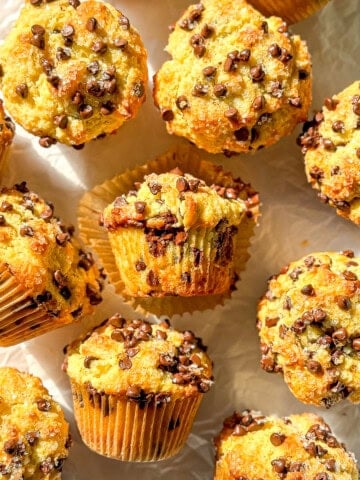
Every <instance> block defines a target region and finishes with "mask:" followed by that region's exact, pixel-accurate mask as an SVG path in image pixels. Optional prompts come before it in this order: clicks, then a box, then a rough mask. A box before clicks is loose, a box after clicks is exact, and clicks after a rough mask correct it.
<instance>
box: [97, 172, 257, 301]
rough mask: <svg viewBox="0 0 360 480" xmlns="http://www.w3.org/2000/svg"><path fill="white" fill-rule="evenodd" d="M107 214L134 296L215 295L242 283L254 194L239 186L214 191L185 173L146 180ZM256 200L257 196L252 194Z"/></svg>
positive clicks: (128, 287)
mask: <svg viewBox="0 0 360 480" xmlns="http://www.w3.org/2000/svg"><path fill="white" fill-rule="evenodd" d="M134 188H135V190H131V191H130V192H129V193H128V194H127V195H121V196H119V197H117V198H116V199H115V200H114V201H113V203H112V204H110V205H108V206H107V207H106V208H105V211H104V215H103V222H104V226H105V228H106V229H107V230H108V233H109V239H110V243H111V246H112V250H113V253H114V255H115V260H116V264H117V267H118V270H119V272H120V275H121V278H122V280H123V282H124V284H125V288H126V291H125V293H126V294H128V295H133V296H138V297H139V296H140V297H142V296H155V297H161V296H164V295H180V296H194V295H214V294H221V293H224V292H227V291H229V290H230V288H231V286H232V285H233V284H234V282H235V280H236V274H235V267H234V265H235V263H234V262H235V258H234V257H235V254H236V252H237V251H238V250H239V244H241V241H242V240H243V237H242V235H241V234H242V230H241V226H242V222H244V219H246V216H247V214H248V215H251V208H250V207H252V206H253V205H252V204H251V205H250V204H249V203H247V200H248V198H249V195H248V192H249V191H250V190H251V189H250V188H249V186H246V185H245V184H244V183H243V182H241V180H234V181H233V183H232V185H230V186H229V187H224V186H220V185H211V186H208V185H206V183H205V182H204V181H203V180H201V179H199V178H196V177H194V176H193V175H190V174H187V173H183V172H182V171H181V170H179V169H175V170H172V171H170V172H167V173H160V174H155V173H152V174H150V175H147V176H145V178H144V180H143V182H141V183H140V182H138V183H136V184H135V185H134ZM251 193H252V194H254V192H251Z"/></svg>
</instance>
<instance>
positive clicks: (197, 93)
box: [192, 83, 209, 97]
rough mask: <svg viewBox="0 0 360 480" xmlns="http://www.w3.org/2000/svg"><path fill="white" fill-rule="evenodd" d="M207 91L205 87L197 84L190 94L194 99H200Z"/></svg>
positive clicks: (207, 88)
mask: <svg viewBox="0 0 360 480" xmlns="http://www.w3.org/2000/svg"><path fill="white" fill-rule="evenodd" d="M208 90H209V87H208V86H207V85H203V84H201V83H197V84H196V85H195V86H194V88H193V90H192V94H193V95H194V97H202V96H204V95H206V94H207V93H208Z"/></svg>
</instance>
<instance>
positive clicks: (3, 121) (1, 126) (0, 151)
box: [0, 100, 15, 173]
mask: <svg viewBox="0 0 360 480" xmlns="http://www.w3.org/2000/svg"><path fill="white" fill-rule="evenodd" d="M14 131H15V127H14V124H13V122H12V121H11V119H10V118H9V117H6V116H5V112H4V108H3V102H2V100H0V173H1V171H2V168H3V162H4V160H5V158H6V153H7V150H8V147H9V146H10V145H11V142H12V141H13V138H14Z"/></svg>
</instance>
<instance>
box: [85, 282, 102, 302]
mask: <svg viewBox="0 0 360 480" xmlns="http://www.w3.org/2000/svg"><path fill="white" fill-rule="evenodd" d="M85 293H86V296H87V297H88V299H89V302H90V305H98V304H99V303H100V302H101V301H102V297H101V295H100V293H99V292H98V290H97V289H96V288H95V287H94V286H93V285H91V284H90V283H87V284H86V288H85Z"/></svg>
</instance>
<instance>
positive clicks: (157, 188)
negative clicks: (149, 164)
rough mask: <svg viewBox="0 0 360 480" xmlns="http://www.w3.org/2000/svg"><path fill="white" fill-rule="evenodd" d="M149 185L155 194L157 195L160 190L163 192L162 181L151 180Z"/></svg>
mask: <svg viewBox="0 0 360 480" xmlns="http://www.w3.org/2000/svg"><path fill="white" fill-rule="evenodd" d="M148 187H149V190H150V192H151V193H152V194H153V195H156V194H158V193H159V192H161V188H162V187H161V185H160V183H157V182H150V183H149V184H148Z"/></svg>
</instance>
